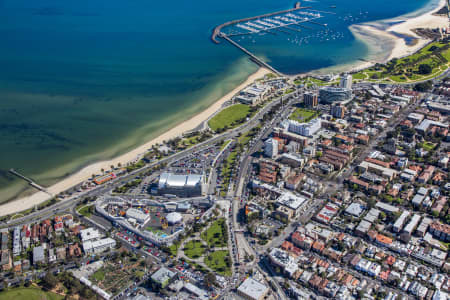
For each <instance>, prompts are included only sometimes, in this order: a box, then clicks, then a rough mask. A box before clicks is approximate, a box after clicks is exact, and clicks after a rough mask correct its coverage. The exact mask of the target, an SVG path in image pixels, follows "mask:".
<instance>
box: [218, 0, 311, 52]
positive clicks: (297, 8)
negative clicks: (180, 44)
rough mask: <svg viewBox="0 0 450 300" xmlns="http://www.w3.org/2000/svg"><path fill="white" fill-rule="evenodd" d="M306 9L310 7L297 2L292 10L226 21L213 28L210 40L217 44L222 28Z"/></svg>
mask: <svg viewBox="0 0 450 300" xmlns="http://www.w3.org/2000/svg"><path fill="white" fill-rule="evenodd" d="M306 8H310V7H306V6H304V7H303V6H301V5H300V2H297V3H296V4H295V6H294V8H290V9H286V10H282V11H277V12H272V13H267V14H263V15H259V16H255V17H248V18H243V19H239V20H233V21H228V22H226V23H223V24H220V25H219V26H217V27H215V28H214V29H213V32H212V35H211V40H212V41H213V42H214V43H216V44H219V43H220V42H219V41H218V40H217V37H218V36H220V37H223V36H222V35H220V33H221V30H222V28H224V27H226V26H230V25H233V24H237V23H241V22H247V21H251V20H255V19H260V18H266V17H271V16H274V15H279V14H284V13H289V12H292V11H296V10H299V9H306Z"/></svg>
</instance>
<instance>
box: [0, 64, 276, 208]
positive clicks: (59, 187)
mask: <svg viewBox="0 0 450 300" xmlns="http://www.w3.org/2000/svg"><path fill="white" fill-rule="evenodd" d="M268 73H270V71H269V70H267V69H265V68H260V69H258V71H256V72H255V73H253V74H252V75H250V76H249V77H248V78H247V79H246V80H245V81H244V82H243V83H241V84H240V85H239V86H237V87H236V88H234V89H233V90H232V91H231V92H229V93H227V94H226V95H224V96H223V97H222V98H220V99H219V100H217V101H216V102H214V103H213V104H212V105H211V106H209V107H208V108H207V109H205V110H204V111H202V112H200V113H199V114H197V115H195V116H194V117H192V118H190V119H189V120H186V121H184V122H182V123H180V124H178V125H177V126H175V127H173V128H172V129H170V130H169V131H167V132H165V133H163V134H162V135H160V136H158V137H157V138H154V139H152V140H151V141H149V142H147V143H145V144H143V145H141V146H139V147H137V148H135V149H133V150H131V151H129V152H127V153H124V154H122V155H120V156H118V157H116V158H114V159H111V160H105V161H100V162H97V163H94V164H91V165H89V166H86V167H84V168H83V169H81V170H80V171H78V172H76V173H74V174H72V175H70V176H68V177H67V178H65V179H63V180H61V181H59V182H57V183H56V184H54V185H52V186H50V187H49V188H48V189H47V190H48V192H50V193H51V194H53V195H57V194H59V193H61V192H63V191H65V190H67V189H69V188H71V187H73V186H75V185H77V184H79V183H81V182H83V181H85V180H88V179H89V178H91V176H92V174H101V170H102V169H104V170H109V169H110V166H111V165H115V166H117V165H118V164H119V163H121V164H122V165H126V164H127V163H128V162H131V161H134V160H135V159H136V158H137V157H139V156H141V155H142V154H144V153H145V152H146V151H147V150H148V149H149V148H151V147H152V146H153V145H155V144H158V143H162V142H163V141H164V140H170V139H172V138H175V137H177V136H181V135H182V134H183V133H184V132H187V131H190V130H193V129H194V128H196V127H197V126H199V125H200V124H201V123H202V122H203V121H205V120H207V119H208V118H209V117H210V116H211V115H213V114H214V113H215V112H216V111H218V110H219V109H220V108H221V106H222V105H223V104H224V103H225V102H226V101H228V100H230V99H231V98H232V97H233V95H235V94H236V93H237V92H239V91H240V90H242V89H243V88H244V87H246V86H247V85H249V84H251V83H253V82H254V81H255V80H256V79H258V78H261V77H263V76H264V75H266V74H268ZM50 198H51V197H50V195H48V194H46V193H44V192H37V193H34V194H32V195H31V196H27V197H23V198H20V199H17V200H13V201H11V202H8V203H5V204H2V205H0V216H5V215H9V214H13V213H16V212H20V211H23V210H26V209H29V208H32V207H34V206H35V205H38V204H40V203H42V202H44V201H46V200H48V199H50Z"/></svg>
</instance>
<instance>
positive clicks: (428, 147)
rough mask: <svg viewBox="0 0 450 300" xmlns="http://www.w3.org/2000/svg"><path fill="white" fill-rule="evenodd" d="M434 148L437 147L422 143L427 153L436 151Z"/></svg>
mask: <svg viewBox="0 0 450 300" xmlns="http://www.w3.org/2000/svg"><path fill="white" fill-rule="evenodd" d="M434 147H435V145H434V144H433V143H428V142H423V143H422V148H423V149H424V150H425V151H431V150H433V149H434Z"/></svg>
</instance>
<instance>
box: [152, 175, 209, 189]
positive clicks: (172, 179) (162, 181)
mask: <svg viewBox="0 0 450 300" xmlns="http://www.w3.org/2000/svg"><path fill="white" fill-rule="evenodd" d="M202 177H203V175H195V174H187V175H186V174H184V175H179V174H173V173H167V172H165V173H162V174H161V176H160V177H159V184H158V187H159V188H160V189H162V188H165V187H166V186H168V187H185V186H188V187H195V186H196V185H199V184H201V181H202Z"/></svg>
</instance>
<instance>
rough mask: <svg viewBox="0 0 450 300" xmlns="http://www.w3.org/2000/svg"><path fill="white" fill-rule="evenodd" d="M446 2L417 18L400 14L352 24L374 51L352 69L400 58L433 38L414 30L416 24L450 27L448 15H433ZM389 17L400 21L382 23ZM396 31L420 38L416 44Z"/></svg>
mask: <svg viewBox="0 0 450 300" xmlns="http://www.w3.org/2000/svg"><path fill="white" fill-rule="evenodd" d="M445 4H446V0H440V2H439V4H438V6H437V7H436V8H435V9H433V10H431V11H429V12H427V13H425V14H423V15H420V16H417V17H414V18H408V17H398V18H395V19H392V20H385V21H383V22H373V23H364V24H360V25H352V26H350V30H351V31H352V33H353V34H354V35H355V37H356V38H358V39H360V40H362V41H364V42H365V43H366V44H367V45H368V46H369V48H370V52H371V53H370V54H369V58H368V60H367V61H365V62H361V63H358V64H357V65H356V66H354V67H353V68H352V70H353V71H356V70H361V69H364V68H367V67H369V66H371V65H373V64H375V63H385V62H387V61H389V60H391V59H393V58H400V57H404V56H408V55H411V54H412V53H414V52H417V51H418V50H419V49H421V48H422V47H424V46H425V45H426V44H427V43H429V42H430V40H429V39H426V38H423V37H420V36H418V35H417V34H415V33H414V32H413V31H412V30H413V29H416V28H429V29H434V28H444V27H449V20H448V17H445V16H436V15H433V14H434V13H435V12H436V11H438V10H439V9H441V8H442V7H443V6H444V5H445ZM388 21H392V22H396V23H397V24H395V25H392V26H389V27H387V28H385V27H384V26H383V25H382V24H383V23H387V22H388ZM394 33H397V34H401V35H406V36H410V37H413V38H416V41H417V42H416V43H415V44H414V45H407V44H406V41H405V40H404V39H403V38H400V37H398V36H396V35H395V34H394Z"/></svg>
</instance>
